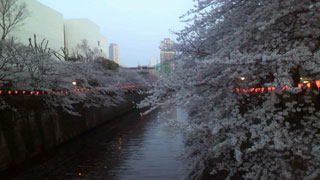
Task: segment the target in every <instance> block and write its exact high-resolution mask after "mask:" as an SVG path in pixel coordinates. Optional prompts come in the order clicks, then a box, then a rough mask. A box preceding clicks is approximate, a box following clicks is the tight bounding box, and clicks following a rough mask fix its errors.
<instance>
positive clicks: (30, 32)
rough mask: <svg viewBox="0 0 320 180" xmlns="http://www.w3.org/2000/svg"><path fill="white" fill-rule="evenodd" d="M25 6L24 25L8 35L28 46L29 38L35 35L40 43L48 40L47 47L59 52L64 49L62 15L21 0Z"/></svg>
mask: <svg viewBox="0 0 320 180" xmlns="http://www.w3.org/2000/svg"><path fill="white" fill-rule="evenodd" d="M23 1H24V2H25V3H26V5H27V10H28V14H27V18H26V19H25V21H24V22H23V23H24V24H23V25H22V26H20V27H18V28H17V29H15V30H14V31H12V33H10V34H9V36H13V37H15V38H16V39H17V40H19V41H21V42H22V43H24V44H26V45H28V44H29V40H28V39H29V38H32V39H33V37H34V34H36V35H37V41H38V42H39V43H40V42H41V41H42V39H43V38H45V39H46V40H49V47H50V48H51V49H54V50H59V49H60V48H61V47H64V33H63V15H62V14H61V13H59V12H57V11H55V10H53V9H51V8H49V7H47V6H46V5H44V4H42V3H40V2H38V1H37V0H23Z"/></svg>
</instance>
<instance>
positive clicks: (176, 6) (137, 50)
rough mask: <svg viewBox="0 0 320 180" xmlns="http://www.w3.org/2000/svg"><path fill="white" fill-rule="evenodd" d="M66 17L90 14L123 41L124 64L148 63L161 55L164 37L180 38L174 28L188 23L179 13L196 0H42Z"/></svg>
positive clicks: (112, 38) (110, 38)
mask: <svg viewBox="0 0 320 180" xmlns="http://www.w3.org/2000/svg"><path fill="white" fill-rule="evenodd" d="M39 1H40V2H42V3H44V4H46V5H47V6H49V7H51V8H53V9H55V10H57V11H59V12H60V13H62V14H63V15H64V18H65V19H70V18H88V19H90V20H91V21H93V22H95V23H96V24H97V25H99V26H100V28H101V33H102V34H103V35H104V36H106V37H107V40H108V46H109V44H110V43H117V44H118V45H119V56H120V65H125V66H137V65H138V64H140V65H148V64H149V61H150V58H151V57H155V58H158V59H159V58H160V50H159V45H160V41H161V40H163V39H164V38H166V37H169V38H171V39H174V40H175V39H176V36H175V35H174V34H172V33H171V32H170V30H174V31H178V30H180V29H182V28H183V27H184V26H185V23H182V22H180V20H179V17H180V16H181V15H182V14H184V13H186V12H187V11H188V10H189V9H191V8H192V7H193V5H194V2H193V0H39Z"/></svg>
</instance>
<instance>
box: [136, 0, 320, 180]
mask: <svg viewBox="0 0 320 180" xmlns="http://www.w3.org/2000/svg"><path fill="white" fill-rule="evenodd" d="M196 2H197V5H196V6H195V8H194V9H193V10H190V11H189V12H188V13H187V14H186V15H185V16H184V17H185V18H186V17H190V16H192V15H193V17H191V18H189V19H187V21H188V22H189V25H188V26H187V27H186V28H185V29H184V30H182V31H181V32H179V33H177V34H178V35H179V41H180V44H179V46H178V51H179V52H180V57H179V61H178V62H177V64H176V68H175V74H173V75H172V76H171V77H168V78H166V79H165V78H164V79H161V80H160V81H159V82H157V83H155V84H154V85H155V88H154V90H153V91H151V92H152V93H153V94H152V95H151V96H150V97H149V98H148V99H147V100H145V101H144V102H143V103H142V104H141V106H145V105H152V106H153V107H154V108H155V107H166V106H169V105H177V106H182V107H184V108H186V109H188V111H189V114H190V117H191V118H189V120H188V124H189V126H190V127H191V128H192V129H193V130H192V131H188V132H187V134H188V137H187V139H186V141H185V146H186V151H185V154H184V155H185V157H186V159H187V160H188V162H189V167H190V169H191V171H192V173H191V174H190V176H189V178H190V179H217V180H219V179H250V180H273V179H279V180H300V179H305V180H315V179H320V123H319V122H320V99H319V98H320V97H319V90H318V88H317V87H316V86H315V84H314V80H316V79H320V74H319V72H320V21H319V19H320V2H319V1H318V0H304V1H301V0H287V1H283V0H197V1H196ZM241 77H245V79H242V80H241ZM303 78H308V80H309V81H310V82H313V83H312V84H311V88H306V87H303V88H298V87H297V84H298V83H300V82H301V79H303ZM267 86H269V87H271V86H272V87H276V88H277V89H276V90H275V91H272V92H263V93H261V92H259V93H254V92H253V93H239V92H236V91H235V88H242V89H249V88H261V87H267ZM285 86H288V88H287V89H286V90H285V91H282V90H281V88H282V87H285ZM184 126H185V124H184Z"/></svg>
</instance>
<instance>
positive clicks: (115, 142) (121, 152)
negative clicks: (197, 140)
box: [8, 109, 188, 180]
mask: <svg viewBox="0 0 320 180" xmlns="http://www.w3.org/2000/svg"><path fill="white" fill-rule="evenodd" d="M158 113H159V111H155V112H153V113H151V114H149V115H147V116H144V117H141V116H140V113H139V112H138V111H135V112H131V113H129V114H127V115H125V116H122V117H119V118H117V119H115V120H113V121H112V122H109V123H107V124H105V125H102V126H101V127H99V128H96V129H95V130H92V131H90V132H88V133H86V134H84V135H82V136H80V137H77V138H75V139H73V140H72V141H70V142H68V143H65V144H64V145H62V146H61V147H58V148H56V149H55V150H54V151H53V152H50V153H47V154H46V155H45V156H44V157H42V158H39V159H35V160H33V162H32V163H29V165H28V167H24V168H23V169H22V170H21V169H20V170H19V171H17V172H16V173H14V177H12V175H11V177H8V179H12V180H24V179H30V180H31V179H32V180H60V179H61V180H74V179H76V180H78V179H87V180H96V179H104V180H179V179H182V178H183V177H184V176H185V175H187V174H188V171H187V169H186V168H185V166H184V162H183V161H182V160H181V159H180V158H179V155H180V154H181V152H182V150H183V134H182V133H181V132H180V131H179V130H177V129H174V128H172V127H170V126H167V125H165V124H164V123H163V122H161V120H160V121H159V119H158ZM170 117H171V118H178V119H179V121H181V120H182V121H183V120H184V119H185V117H186V116H185V112H184V111H182V110H180V109H177V111H175V113H173V114H171V115H170ZM160 119H161V118H160Z"/></svg>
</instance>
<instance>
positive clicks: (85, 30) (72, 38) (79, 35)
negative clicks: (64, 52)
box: [64, 19, 107, 57]
mask: <svg viewBox="0 0 320 180" xmlns="http://www.w3.org/2000/svg"><path fill="white" fill-rule="evenodd" d="M64 28H65V43H66V48H67V49H69V51H71V52H76V51H77V46H78V45H79V44H81V42H82V40H84V39H85V40H87V41H88V45H89V46H90V48H91V49H95V48H97V49H98V50H99V51H100V52H102V53H103V54H104V57H107V39H106V38H105V37H104V36H102V35H101V34H100V28H99V26H98V25H96V24H94V23H93V22H92V21H90V20H88V19H68V20H65V21H64Z"/></svg>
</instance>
